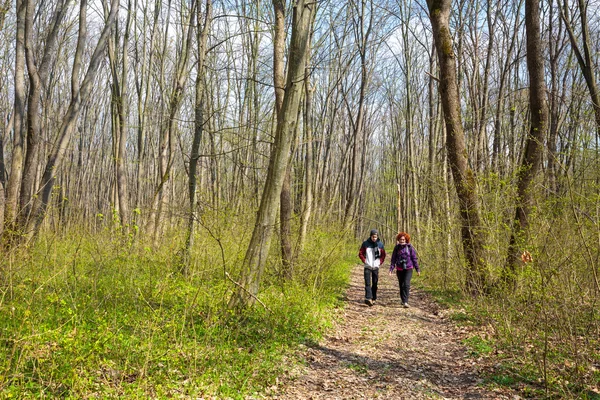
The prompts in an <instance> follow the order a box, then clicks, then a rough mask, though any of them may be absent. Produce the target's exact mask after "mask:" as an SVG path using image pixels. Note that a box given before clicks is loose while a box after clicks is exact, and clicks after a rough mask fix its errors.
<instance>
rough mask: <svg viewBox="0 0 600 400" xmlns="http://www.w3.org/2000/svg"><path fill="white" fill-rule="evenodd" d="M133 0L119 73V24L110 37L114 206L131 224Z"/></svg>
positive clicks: (126, 20)
mask: <svg viewBox="0 0 600 400" xmlns="http://www.w3.org/2000/svg"><path fill="white" fill-rule="evenodd" d="M131 1H132V0H128V1H127V17H126V19H125V26H124V29H123V43H122V51H121V60H120V61H121V63H120V64H121V65H120V68H121V70H120V73H119V60H118V56H117V51H118V46H119V44H120V37H119V36H120V32H119V27H118V21H119V20H118V18H117V27H116V29H114V35H113V36H112V37H111V39H110V40H109V41H108V58H109V62H110V72H111V76H112V84H111V99H112V101H111V116H112V118H111V121H112V123H111V127H112V137H113V160H114V168H115V182H116V194H117V202H116V204H114V208H115V209H116V210H118V212H119V218H120V222H121V225H122V226H123V227H127V226H128V225H129V220H130V215H129V196H128V185H127V171H126V168H125V167H126V165H125V161H126V152H125V150H126V144H127V128H128V123H127V116H128V114H129V112H128V110H129V96H128V82H127V78H128V75H129V38H130V36H131V24H132V14H133V10H132V2H131ZM104 6H105V7H104V12H105V14H106V15H108V13H109V11H108V8H107V5H106V3H105V5H104Z"/></svg>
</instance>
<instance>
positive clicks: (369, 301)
mask: <svg viewBox="0 0 600 400" xmlns="http://www.w3.org/2000/svg"><path fill="white" fill-rule="evenodd" d="M365 304H366V305H368V306H369V307H371V306H372V305H373V300H371V299H365Z"/></svg>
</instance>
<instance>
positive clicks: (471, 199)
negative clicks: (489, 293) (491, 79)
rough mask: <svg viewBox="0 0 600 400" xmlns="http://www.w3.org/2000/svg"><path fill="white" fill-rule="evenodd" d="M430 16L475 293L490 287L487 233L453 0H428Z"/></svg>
mask: <svg viewBox="0 0 600 400" xmlns="http://www.w3.org/2000/svg"><path fill="white" fill-rule="evenodd" d="M427 5H428V7H429V18H430V20H431V26H432V28H433V37H434V41H435V47H436V51H437V55H438V61H439V66H440V82H439V87H440V96H441V101H442V108H443V110H444V121H445V124H446V134H447V139H446V149H447V152H448V161H449V163H450V168H451V170H452V177H453V178H454V184H455V187H456V193H457V195H458V199H459V202H460V216H461V225H462V226H461V238H462V243H463V248H464V252H465V258H466V261H467V282H466V285H467V288H468V290H469V292H470V293H472V294H473V295H479V294H482V293H483V292H484V291H485V290H486V287H487V270H486V266H485V263H484V258H483V249H484V247H483V245H484V239H485V238H484V234H483V232H482V231H481V222H480V217H479V203H478V199H477V192H476V190H477V188H476V182H475V175H474V173H473V171H472V170H471V168H469V164H468V159H467V156H466V154H467V153H466V148H465V135H464V131H463V126H462V121H461V116H460V102H459V92H458V82H457V76H456V61H455V55H454V49H453V41H452V35H451V33H450V23H449V20H450V10H451V5H452V1H451V0H427Z"/></svg>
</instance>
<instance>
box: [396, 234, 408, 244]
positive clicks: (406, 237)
mask: <svg viewBox="0 0 600 400" xmlns="http://www.w3.org/2000/svg"><path fill="white" fill-rule="evenodd" d="M402 236H404V238H405V239H406V243H410V235H409V234H408V233H406V232H400V233H399V234H398V236H396V242H399V241H400V238H401V237H402Z"/></svg>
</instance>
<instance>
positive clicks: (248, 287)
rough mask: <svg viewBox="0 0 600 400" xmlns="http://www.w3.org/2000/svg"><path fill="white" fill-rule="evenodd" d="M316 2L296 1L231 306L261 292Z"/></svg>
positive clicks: (253, 298)
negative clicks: (267, 153)
mask: <svg viewBox="0 0 600 400" xmlns="http://www.w3.org/2000/svg"><path fill="white" fill-rule="evenodd" d="M315 6H316V4H315V3H313V2H305V1H304V0H299V1H297V2H296V3H295V4H294V11H293V20H292V37H291V44H290V50H289V64H288V65H289V67H288V73H287V82H286V90H285V97H284V100H283V105H282V107H281V112H280V113H279V115H278V117H277V131H276V134H275V142H274V143H273V147H272V150H271V157H270V160H269V169H268V172H267V179H266V182H265V186H264V190H263V194H262V197H261V203H260V208H259V211H258V215H257V217H256V224H255V226H254V230H253V232H252V238H251V239H250V243H249V245H248V249H247V251H246V256H245V258H244V263H243V270H242V277H241V284H240V286H238V287H236V289H235V292H234V294H233V296H232V297H231V299H230V301H229V307H230V308H238V307H243V306H246V305H252V304H254V302H255V301H256V295H257V294H258V289H259V286H260V281H261V279H262V274H263V272H264V268H265V264H266V261H267V255H268V253H269V248H270V244H271V238H272V235H273V228H274V225H275V220H276V213H277V210H278V208H279V204H278V203H279V197H280V194H281V186H282V185H283V179H284V175H285V171H286V169H287V164H288V162H289V153H290V148H291V145H292V140H293V137H294V131H295V129H296V124H297V122H298V121H297V118H298V107H299V106H300V97H301V95H302V87H303V84H302V83H303V77H304V68H305V64H306V54H307V52H306V47H307V46H308V43H309V37H310V30H311V21H312V13H313V12H315Z"/></svg>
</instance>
